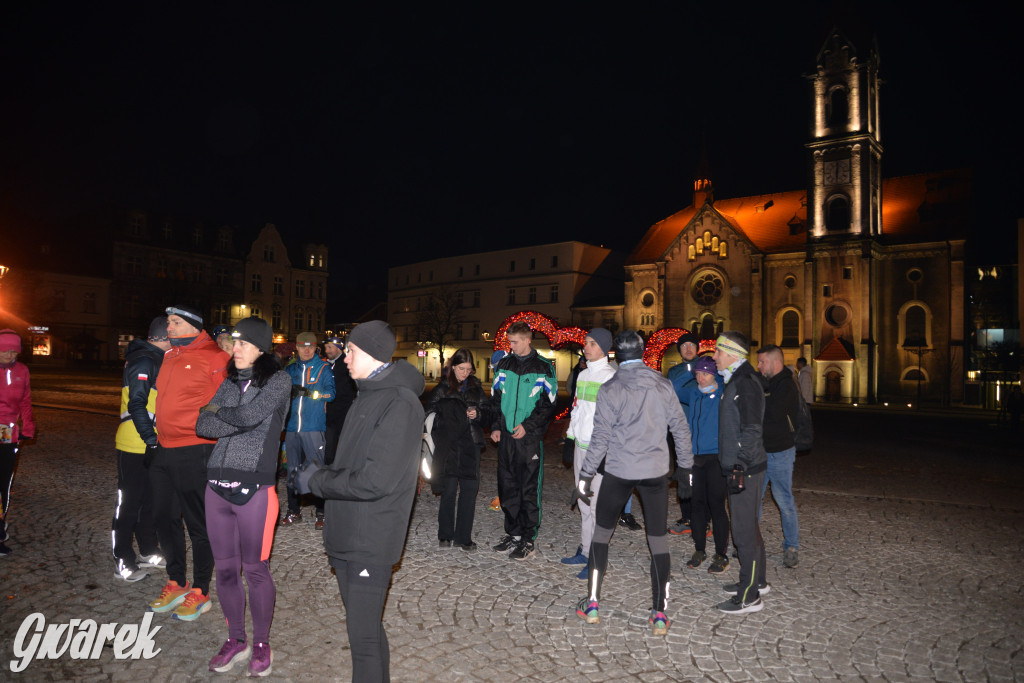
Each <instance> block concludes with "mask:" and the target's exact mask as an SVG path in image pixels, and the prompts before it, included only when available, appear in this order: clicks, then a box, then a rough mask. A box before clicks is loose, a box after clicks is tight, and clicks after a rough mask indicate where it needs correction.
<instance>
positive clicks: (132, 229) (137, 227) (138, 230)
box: [128, 216, 142, 237]
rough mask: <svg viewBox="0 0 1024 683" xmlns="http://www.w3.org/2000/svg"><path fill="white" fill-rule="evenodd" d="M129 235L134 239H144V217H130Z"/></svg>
mask: <svg viewBox="0 0 1024 683" xmlns="http://www.w3.org/2000/svg"><path fill="white" fill-rule="evenodd" d="M128 234H129V235H131V236H132V237H142V216H129V217H128Z"/></svg>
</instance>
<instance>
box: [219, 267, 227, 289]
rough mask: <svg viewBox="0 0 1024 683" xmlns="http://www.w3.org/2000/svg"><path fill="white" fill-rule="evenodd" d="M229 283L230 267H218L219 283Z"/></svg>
mask: <svg viewBox="0 0 1024 683" xmlns="http://www.w3.org/2000/svg"><path fill="white" fill-rule="evenodd" d="M227 283H228V269H227V268H218V269H217V284H218V285H226V284H227Z"/></svg>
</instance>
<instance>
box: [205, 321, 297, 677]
mask: <svg viewBox="0 0 1024 683" xmlns="http://www.w3.org/2000/svg"><path fill="white" fill-rule="evenodd" d="M231 337H232V340H233V342H234V343H233V350H232V356H231V361H230V362H229V363H228V369H227V379H226V380H225V381H224V383H223V384H221V385H220V388H219V389H217V393H216V394H214V396H213V399H212V400H211V401H210V403H208V404H207V405H205V406H203V407H202V408H201V409H200V411H199V419H198V420H197V421H196V434H199V435H200V436H204V437H207V438H210V439H217V445H216V446H214V447H213V452H212V453H211V454H210V460H209V462H207V466H206V471H207V476H208V477H209V480H208V482H207V487H206V528H207V530H208V531H209V534H210V546H211V547H212V548H213V557H214V559H215V560H216V562H217V597H218V599H219V601H220V607H221V609H222V610H223V612H224V619H225V620H226V621H227V626H228V639H227V641H225V643H224V645H223V646H222V647H221V649H220V651H219V652H218V653H217V654H216V655H214V657H213V658H212V659H211V660H210V665H209V668H210V671H216V672H219V673H222V672H225V671H230V670H231V669H232V668H234V666H235V664H239V663H241V662H243V661H244V660H245V659H246V658H248V657H249V656H250V654H251V659H250V660H249V675H250V676H266V675H268V674H270V671H271V661H272V659H273V657H272V655H271V651H270V622H271V620H272V619H273V616H274V600H275V598H276V595H277V590H276V588H275V587H274V579H273V578H272V577H271V575H270V562H269V559H270V547H271V545H272V544H273V541H274V522H275V521H276V520H277V514H278V502H277V490H276V488H275V484H276V483H277V453H278V450H279V448H280V445H281V430H282V429H283V428H284V422H285V418H286V416H287V415H288V403H289V397H290V396H291V389H292V380H291V377H289V376H288V373H287V372H285V371H284V370H281V369H280V366H279V365H278V364H277V360H276V359H275V358H274V355H273V353H271V351H272V350H273V331H272V330H271V328H270V325H269V324H267V323H266V322H265V321H263V320H261V319H260V318H256V317H251V318H246V319H244V320H240V321H238V324H237V325H235V329H234V330H233V331H232V333H231ZM243 573H244V574H245V582H246V584H248V587H249V605H250V607H251V609H252V630H253V639H252V643H250V642H249V641H248V640H247V638H246V633H245V603H246V599H245V598H246V591H245V586H244V585H243V584H242V577H241V574H243Z"/></svg>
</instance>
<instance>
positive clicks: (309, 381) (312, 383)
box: [285, 354, 334, 432]
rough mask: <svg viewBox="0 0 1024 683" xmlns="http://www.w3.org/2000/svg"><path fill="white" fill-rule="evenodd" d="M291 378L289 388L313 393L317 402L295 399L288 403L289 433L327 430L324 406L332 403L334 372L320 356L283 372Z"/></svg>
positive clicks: (309, 399) (301, 398)
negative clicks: (296, 387)
mask: <svg viewBox="0 0 1024 683" xmlns="http://www.w3.org/2000/svg"><path fill="white" fill-rule="evenodd" d="M285 370H286V371H287V372H288V374H289V375H290V376H291V378H292V384H294V385H296V386H300V387H303V388H305V389H308V390H309V391H316V392H318V393H319V394H320V395H319V396H318V397H317V398H312V397H310V396H297V397H296V398H293V399H292V411H291V415H290V416H289V417H288V431H289V432H322V431H325V430H326V429H327V402H328V401H333V400H334V371H333V370H331V366H330V365H329V364H328V363H327V362H326V361H324V360H323V359H322V358H321V357H320V356H318V355H316V354H313V357H312V358H310V359H309V360H308V361H306V362H302V361H300V360H297V361H295V362H294V363H292V364H291V365H289V366H288V367H286V368H285Z"/></svg>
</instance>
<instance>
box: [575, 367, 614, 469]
mask: <svg viewBox="0 0 1024 683" xmlns="http://www.w3.org/2000/svg"><path fill="white" fill-rule="evenodd" d="M614 375H615V367H613V366H612V364H611V363H610V362H609V361H608V356H602V357H601V358H598V359H597V360H595V361H589V362H588V363H587V367H586V369H585V370H583V371H582V372H580V376H579V377H578V378H577V379H576V398H575V400H574V401H573V404H572V414H571V415H570V417H569V429H568V430H567V431H566V433H565V436H566V438H568V439H572V440H573V441H575V442H576V445H577V446H579V447H580V448H581V449H583V450H587V448H588V446H589V444H590V437H591V434H592V433H593V431H594V411H595V410H596V407H597V394H598V391H600V389H601V386H602V385H603V384H604V383H605V382H607V381H608V380H610V379H611V378H612V377H613V376H614Z"/></svg>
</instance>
